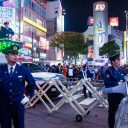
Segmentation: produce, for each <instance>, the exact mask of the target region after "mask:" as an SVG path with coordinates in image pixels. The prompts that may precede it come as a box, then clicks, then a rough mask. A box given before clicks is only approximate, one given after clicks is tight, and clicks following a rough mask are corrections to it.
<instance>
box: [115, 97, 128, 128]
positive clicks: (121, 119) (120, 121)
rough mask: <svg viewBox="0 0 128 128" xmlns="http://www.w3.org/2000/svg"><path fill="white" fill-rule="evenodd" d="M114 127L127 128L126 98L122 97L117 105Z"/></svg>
mask: <svg viewBox="0 0 128 128" xmlns="http://www.w3.org/2000/svg"><path fill="white" fill-rule="evenodd" d="M115 128H128V98H124V99H123V100H122V101H121V104H120V106H119V109H118V112H117V117H116V123H115Z"/></svg>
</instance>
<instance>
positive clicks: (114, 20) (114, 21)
mask: <svg viewBox="0 0 128 128" xmlns="http://www.w3.org/2000/svg"><path fill="white" fill-rule="evenodd" d="M109 24H110V25H111V26H119V18H118V17H111V18H109Z"/></svg>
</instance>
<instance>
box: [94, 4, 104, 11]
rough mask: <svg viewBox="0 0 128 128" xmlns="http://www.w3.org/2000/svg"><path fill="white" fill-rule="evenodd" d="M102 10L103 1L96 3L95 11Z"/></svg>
mask: <svg viewBox="0 0 128 128" xmlns="http://www.w3.org/2000/svg"><path fill="white" fill-rule="evenodd" d="M104 10H105V4H104V3H98V4H96V8H95V11H104Z"/></svg>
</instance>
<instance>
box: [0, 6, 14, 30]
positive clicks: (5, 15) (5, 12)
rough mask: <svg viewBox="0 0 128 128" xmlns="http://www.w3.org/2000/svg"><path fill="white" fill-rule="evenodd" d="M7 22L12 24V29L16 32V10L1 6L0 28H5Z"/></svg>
mask: <svg viewBox="0 0 128 128" xmlns="http://www.w3.org/2000/svg"><path fill="white" fill-rule="evenodd" d="M6 21H8V22H9V23H10V27H11V28H12V29H13V30H14V31H15V9H14V8H10V7H2V6H0V26H3V24H4V22H6Z"/></svg>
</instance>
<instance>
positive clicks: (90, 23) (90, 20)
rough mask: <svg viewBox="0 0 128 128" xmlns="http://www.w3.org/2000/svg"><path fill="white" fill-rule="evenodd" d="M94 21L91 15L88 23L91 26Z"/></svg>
mask: <svg viewBox="0 0 128 128" xmlns="http://www.w3.org/2000/svg"><path fill="white" fill-rule="evenodd" d="M93 23H94V19H93V17H91V16H89V18H88V25H89V26H90V25H93Z"/></svg>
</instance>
